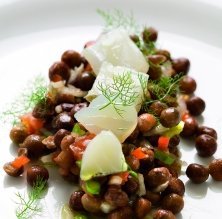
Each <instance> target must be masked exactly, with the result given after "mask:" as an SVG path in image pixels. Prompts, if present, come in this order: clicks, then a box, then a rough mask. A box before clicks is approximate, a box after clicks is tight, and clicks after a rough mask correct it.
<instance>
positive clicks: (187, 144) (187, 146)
mask: <svg viewBox="0 0 222 219" xmlns="http://www.w3.org/2000/svg"><path fill="white" fill-rule="evenodd" d="M180 147H181V149H183V150H184V151H192V150H194V149H195V142H194V140H193V139H185V138H181V143H180Z"/></svg>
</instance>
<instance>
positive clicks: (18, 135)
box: [9, 126, 28, 144]
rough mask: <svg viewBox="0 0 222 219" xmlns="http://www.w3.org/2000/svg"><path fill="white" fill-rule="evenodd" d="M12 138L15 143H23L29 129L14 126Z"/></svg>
mask: <svg viewBox="0 0 222 219" xmlns="http://www.w3.org/2000/svg"><path fill="white" fill-rule="evenodd" d="M9 136H10V139H11V140H12V141H13V142H14V143H15V144H20V143H22V142H23V141H24V140H25V138H26V137H27V136H28V133H27V130H26V129H25V127H23V126H14V127H13V128H12V129H11V131H10V135H9Z"/></svg>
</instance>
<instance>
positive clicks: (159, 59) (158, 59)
mask: <svg viewBox="0 0 222 219" xmlns="http://www.w3.org/2000/svg"><path fill="white" fill-rule="evenodd" d="M148 60H149V62H152V63H153V64H154V65H160V64H162V63H164V62H166V60H167V58H166V57H165V56H164V55H149V56H148Z"/></svg>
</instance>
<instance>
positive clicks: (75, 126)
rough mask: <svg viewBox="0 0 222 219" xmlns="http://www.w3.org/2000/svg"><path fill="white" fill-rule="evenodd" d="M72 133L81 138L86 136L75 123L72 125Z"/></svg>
mask: <svg viewBox="0 0 222 219" xmlns="http://www.w3.org/2000/svg"><path fill="white" fill-rule="evenodd" d="M72 132H73V133H76V134H78V135H80V136H83V135H85V134H86V132H85V131H84V130H83V129H81V127H80V125H79V124H78V123H76V124H75V125H74V127H73V129H72Z"/></svg>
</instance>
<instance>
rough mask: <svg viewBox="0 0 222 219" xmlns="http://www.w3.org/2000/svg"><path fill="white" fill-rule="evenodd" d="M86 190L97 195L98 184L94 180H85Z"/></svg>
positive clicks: (98, 190) (98, 191)
mask: <svg viewBox="0 0 222 219" xmlns="http://www.w3.org/2000/svg"><path fill="white" fill-rule="evenodd" d="M85 186H86V191H87V192H88V193H90V194H92V195H99V193H100V184H99V182H97V181H94V180H88V181H85Z"/></svg>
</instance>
